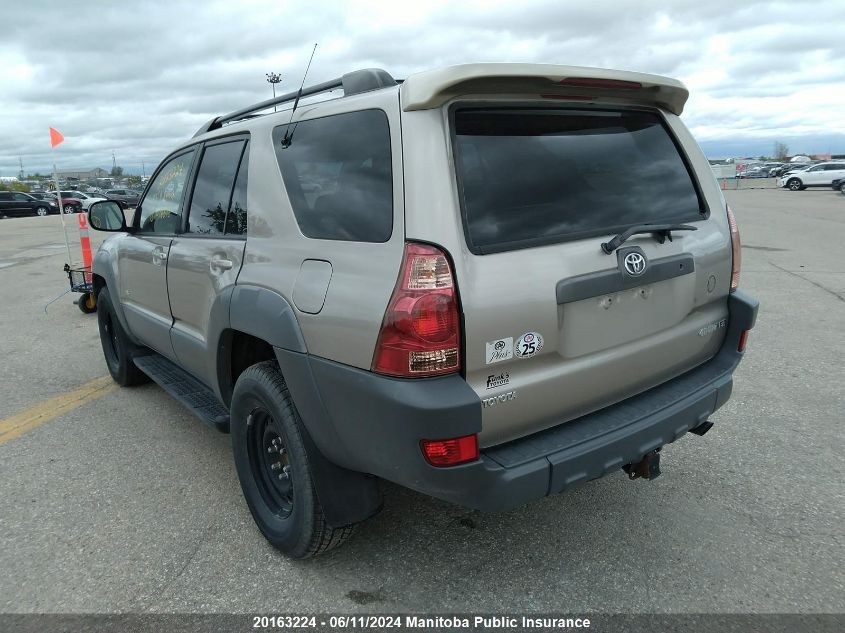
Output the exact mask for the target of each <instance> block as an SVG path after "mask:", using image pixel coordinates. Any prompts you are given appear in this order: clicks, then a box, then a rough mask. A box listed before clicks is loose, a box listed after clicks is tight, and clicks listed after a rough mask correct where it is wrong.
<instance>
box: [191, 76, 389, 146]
mask: <svg viewBox="0 0 845 633" xmlns="http://www.w3.org/2000/svg"><path fill="white" fill-rule="evenodd" d="M395 85H397V82H396V80H395V79H394V78H393V77H391V76H390V73H388V72H387V71H386V70H382V69H381V68H365V69H363V70H355V71H353V72H351V73H346V74H345V75H343V76H342V77H338V78H337V79H332V80H330V81H324V82H323V83H321V84H317V85H316V86H309V87H308V88H303V89H302V94H301V95H300V94H299V91H298V90H295V91H293V92H289V93H287V94H283V95H281V96H279V97H276V98H274V99H267V100H266V101H261V102H259V103H256V104H253V105H251V106H249V107H246V108H241V109H240V110H235V111H234V112H230V113H229V114H224V115H223V116H219V117H214V118H213V119H211V120H210V121H208V122H207V123H206V124H205V125H203V126H202V127H201V128H200V129H198V130H197V131H196V133H195V134H194V136H195V137H196V136H200V135H201V134H205V133H206V132H210V131H211V130H217V129H220V128H221V127H223V125H224V124H225V123H233V122H235V121H240V120H243V119H246V118H249V117H250V115H255V113H256V112H260V111H261V110H266V109H267V108H270V107H272V106H275V105H280V104H282V103H287V102H289V101H294V100H296V98H297V96H300V97H311V96H314V95H317V94H320V93H323V92H331V91H332V90H337V89H338V88H342V89H343V95H344V96H349V95H354V94H359V93H362V92H369V91H370V90H378V89H379V88H386V87H388V86H395Z"/></svg>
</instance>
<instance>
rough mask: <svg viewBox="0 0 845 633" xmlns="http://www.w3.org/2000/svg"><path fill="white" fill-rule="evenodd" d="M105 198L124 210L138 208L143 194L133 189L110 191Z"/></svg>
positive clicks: (105, 194)
mask: <svg viewBox="0 0 845 633" xmlns="http://www.w3.org/2000/svg"><path fill="white" fill-rule="evenodd" d="M103 196H105V197H106V198H107V199H108V200H114V201H115V202H117V203H118V204H119V205H120V206H121V207H123V208H124V209H128V208H129V207H136V206H138V200H139V199H140V198H141V194H140V193H138V192H137V191H133V190H132V189H109V190H108V191H106V192H105V193H104V194H103Z"/></svg>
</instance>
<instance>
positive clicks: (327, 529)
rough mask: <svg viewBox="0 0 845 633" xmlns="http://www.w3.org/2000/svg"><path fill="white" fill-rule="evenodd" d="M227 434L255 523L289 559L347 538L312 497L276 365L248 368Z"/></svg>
mask: <svg viewBox="0 0 845 633" xmlns="http://www.w3.org/2000/svg"><path fill="white" fill-rule="evenodd" d="M229 430H230V432H231V434H232V453H233V455H234V459H235V467H236V469H237V471H238V479H239V480H240V482H241V489H242V490H243V493H244V498H245V499H246V503H247V506H249V510H250V512H251V513H252V518H253V519H255V524H256V525H257V526H258V529H259V530H261V533H262V534H263V535H264V537H265V538H266V539H267V540H268V541H269V542H270V544H271V545H273V547H275V548H277V549H278V550H280V551H281V552H283V553H284V554H286V555H287V556H290V557H291V558H309V557H311V556H316V555H317V554H321V553H323V552H325V551H328V550H330V549H332V548H334V547H337V546H338V545H340V544H341V543H343V542H344V541H345V540H346V539H348V538H349V537H350V536H351V535H352V533H353V531H354V529H355V526H354V525H346V526H341V527H332V526H330V525H328V523H327V522H326V517H325V512H324V510H323V504H322V503H321V502H320V499H319V498H318V497H317V492H316V490H315V487H314V477H313V473H312V470H311V461H312V460H311V457H310V456H309V452H308V449H306V447H305V442H304V440H303V434H304V433H305V430H304V428H303V426H302V421H301V419H300V418H299V413H298V412H297V410H296V407H295V406H294V403H293V399H292V398H291V395H290V392H289V391H288V387H287V384H286V383H285V380H284V378H283V377H282V374H281V372H280V371H279V367H278V365H277V364H276V363H275V362H272V361H266V362H263V363H258V364H256V365H252V366H251V367H248V368H247V369H246V370H244V372H243V373H242V374H241V375H240V376H239V377H238V380H237V382H236V383H235V389H234V393H233V394H232V406H231V416H230V422H229Z"/></svg>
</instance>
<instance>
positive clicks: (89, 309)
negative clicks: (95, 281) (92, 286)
mask: <svg viewBox="0 0 845 633" xmlns="http://www.w3.org/2000/svg"><path fill="white" fill-rule="evenodd" d="M76 305H78V306H79V309H80V310H81V311H82V313H83V314H93V313H94V312H96V311H97V297H96V296H94V293H93V292H83V293H82V296H80V297H79V301H77V302H76Z"/></svg>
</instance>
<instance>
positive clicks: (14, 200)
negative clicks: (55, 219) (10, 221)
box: [0, 191, 58, 217]
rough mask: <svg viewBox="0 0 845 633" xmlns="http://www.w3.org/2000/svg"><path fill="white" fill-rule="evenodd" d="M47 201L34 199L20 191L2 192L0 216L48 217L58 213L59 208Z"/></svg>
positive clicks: (0, 194)
mask: <svg viewBox="0 0 845 633" xmlns="http://www.w3.org/2000/svg"><path fill="white" fill-rule="evenodd" d="M54 205H55V203H53V204H52V205H51V204H50V202H49V201H47V200H39V199H38V198H33V197H32V196H30V195H29V194H26V193H21V192H19V191H0V216H3V215H5V216H7V217H17V216H22V215H48V214H50V213H58V208H57V207H56V206H54Z"/></svg>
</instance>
